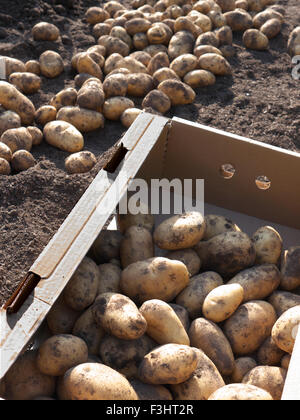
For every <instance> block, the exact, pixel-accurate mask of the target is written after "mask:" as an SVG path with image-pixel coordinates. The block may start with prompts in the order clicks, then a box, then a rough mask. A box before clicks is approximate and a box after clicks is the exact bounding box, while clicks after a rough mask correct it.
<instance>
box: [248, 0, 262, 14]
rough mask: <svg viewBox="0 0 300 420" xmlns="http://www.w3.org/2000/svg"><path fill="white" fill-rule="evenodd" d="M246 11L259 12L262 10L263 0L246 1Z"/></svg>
mask: <svg viewBox="0 0 300 420" xmlns="http://www.w3.org/2000/svg"><path fill="white" fill-rule="evenodd" d="M248 9H249V10H250V11H251V12H261V11H262V10H263V9H264V0H248Z"/></svg>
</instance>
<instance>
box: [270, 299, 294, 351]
mask: <svg viewBox="0 0 300 420" xmlns="http://www.w3.org/2000/svg"><path fill="white" fill-rule="evenodd" d="M299 323H300V305H298V306H294V307H292V308H290V309H288V310H287V311H285V312H284V313H283V314H282V315H281V316H280V317H279V318H278V319H277V321H276V323H275V325H274V326H273V328H272V338H273V340H274V341H275V343H276V345H277V347H279V348H280V349H281V350H283V351H285V352H286V353H289V354H292V352H293V348H294V344H295V340H296V336H297V331H298V328H299Z"/></svg>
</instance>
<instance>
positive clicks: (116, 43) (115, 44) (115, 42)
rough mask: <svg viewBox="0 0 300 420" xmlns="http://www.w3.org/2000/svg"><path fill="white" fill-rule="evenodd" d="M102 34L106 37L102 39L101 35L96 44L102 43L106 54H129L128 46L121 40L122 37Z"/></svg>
mask: <svg viewBox="0 0 300 420" xmlns="http://www.w3.org/2000/svg"><path fill="white" fill-rule="evenodd" d="M104 36H105V37H106V39H102V38H103V37H100V38H99V39H98V44H100V45H104V47H105V48H106V53H107V55H108V56H110V55H111V54H115V53H118V54H120V55H122V56H123V57H127V56H128V55H129V53H130V47H129V45H128V44H126V42H124V41H122V39H120V38H117V37H115V36H110V35H104Z"/></svg>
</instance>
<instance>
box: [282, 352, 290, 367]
mask: <svg viewBox="0 0 300 420" xmlns="http://www.w3.org/2000/svg"><path fill="white" fill-rule="evenodd" d="M290 362H291V355H290V354H285V355H284V356H283V358H282V359H281V363H280V364H281V367H282V368H283V369H286V370H288V368H289V366H290Z"/></svg>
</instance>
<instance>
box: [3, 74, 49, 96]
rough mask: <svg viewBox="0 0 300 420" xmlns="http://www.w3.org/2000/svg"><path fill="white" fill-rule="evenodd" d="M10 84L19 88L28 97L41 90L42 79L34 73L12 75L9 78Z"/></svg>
mask: <svg viewBox="0 0 300 420" xmlns="http://www.w3.org/2000/svg"><path fill="white" fill-rule="evenodd" d="M9 83H11V84H12V85H14V86H15V87H16V88H18V89H19V90H20V91H21V92H23V93H25V94H26V95H29V94H32V93H36V92H38V91H39V90H40V88H41V84H42V81H41V78H40V77H39V76H37V75H36V74H33V73H28V72H24V73H12V74H11V75H10V76H9Z"/></svg>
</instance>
